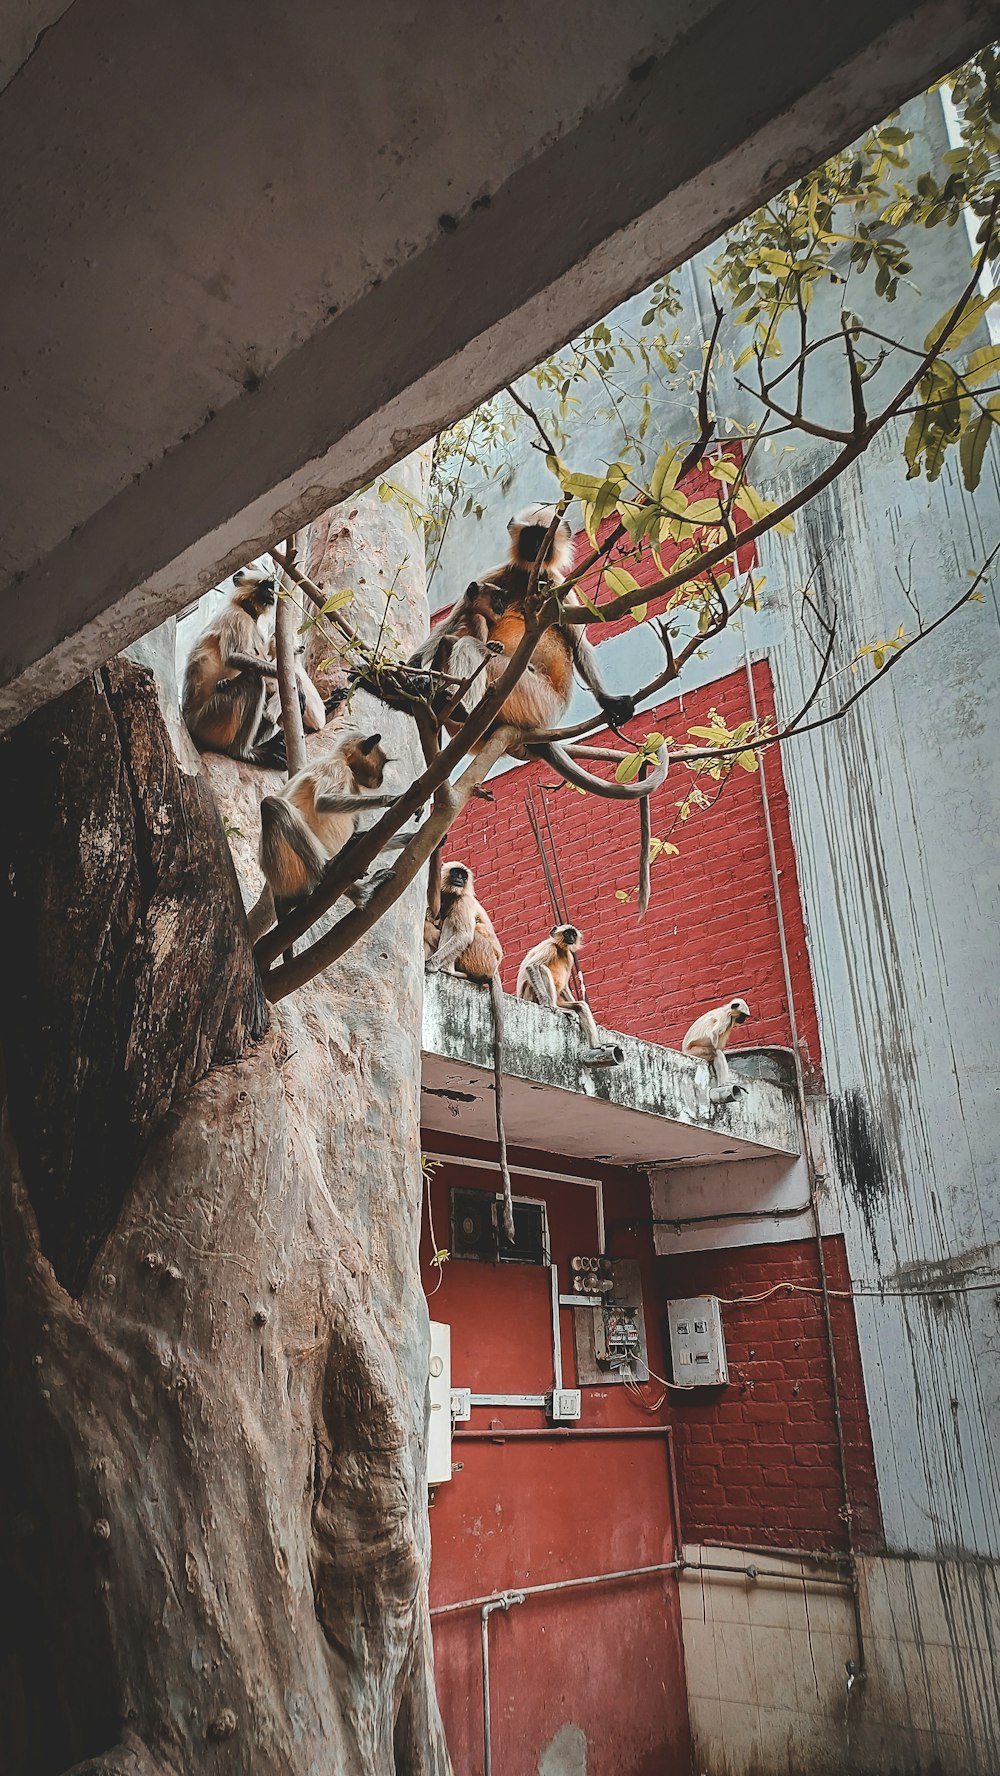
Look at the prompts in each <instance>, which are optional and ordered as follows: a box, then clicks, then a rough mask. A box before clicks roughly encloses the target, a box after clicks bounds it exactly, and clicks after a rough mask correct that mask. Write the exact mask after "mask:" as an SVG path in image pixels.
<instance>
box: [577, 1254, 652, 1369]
mask: <svg viewBox="0 0 1000 1776" xmlns="http://www.w3.org/2000/svg"><path fill="white" fill-rule="evenodd" d="M599 1264H600V1269H599V1270H597V1271H595V1272H593V1273H591V1274H592V1275H593V1277H594V1280H595V1281H598V1280H599V1281H600V1284H601V1286H602V1287H603V1284H604V1282H605V1279H610V1282H611V1287H610V1289H608V1290H607V1291H606V1292H605V1293H602V1294H601V1295H600V1297H599V1298H598V1300H596V1301H594V1302H593V1304H592V1303H591V1302H590V1301H588V1300H587V1298H586V1296H584V1297H583V1299H582V1300H581V1302H580V1305H579V1306H577V1304H576V1302H575V1301H574V1303H573V1335H574V1339H575V1342H576V1377H577V1381H578V1382H580V1384H581V1385H582V1386H583V1387H601V1386H603V1385H604V1384H605V1383H607V1382H619V1383H620V1382H622V1381H623V1380H624V1378H625V1375H626V1374H628V1375H629V1376H631V1378H632V1380H633V1381H648V1380H649V1369H648V1367H647V1365H646V1327H645V1323H644V1320H643V1313H642V1283H641V1281H640V1274H639V1262H638V1259H636V1258H611V1259H608V1258H602V1259H600V1260H599ZM576 1274H577V1273H574V1277H575V1275H576ZM580 1274H582V1276H584V1277H588V1272H586V1271H584V1272H582V1273H580ZM588 1280H589V1279H588Z"/></svg>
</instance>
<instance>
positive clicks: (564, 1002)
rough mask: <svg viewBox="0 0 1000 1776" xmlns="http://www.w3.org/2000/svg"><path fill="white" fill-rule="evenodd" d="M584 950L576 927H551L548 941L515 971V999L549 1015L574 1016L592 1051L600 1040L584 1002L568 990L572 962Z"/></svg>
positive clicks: (591, 1015)
mask: <svg viewBox="0 0 1000 1776" xmlns="http://www.w3.org/2000/svg"><path fill="white" fill-rule="evenodd" d="M582 946H583V932H582V931H581V930H580V929H579V927H578V926H576V925H553V927H552V930H551V931H550V932H549V935H548V937H547V938H545V939H544V940H543V941H542V942H541V943H538V944H535V947H534V949H531V950H529V951H528V954H527V955H526V956H525V958H524V961H523V962H522V963H521V966H520V968H519V969H518V971H517V996H518V998H519V999H526V1000H528V1001H529V1002H530V1003H532V1004H535V1005H547V1006H548V1007H549V1008H550V1010H552V1011H562V1012H567V1013H573V1014H574V1015H575V1016H576V1017H578V1018H579V1020H580V1025H581V1028H582V1030H583V1033H584V1035H585V1036H586V1038H587V1042H588V1044H589V1046H590V1047H591V1048H600V1046H601V1038H600V1033H599V1031H598V1028H597V1025H596V1023H595V1022H594V1014H593V1012H592V1011H591V1009H590V1006H589V1005H588V1004H587V1001H586V999H574V998H573V995H572V994H571V992H570V990H569V977H570V974H571V972H572V968H573V958H574V957H575V955H576V952H577V950H579V949H581V948H582Z"/></svg>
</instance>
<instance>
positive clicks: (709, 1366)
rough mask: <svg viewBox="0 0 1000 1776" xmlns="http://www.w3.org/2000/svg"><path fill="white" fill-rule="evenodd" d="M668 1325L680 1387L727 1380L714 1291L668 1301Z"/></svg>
mask: <svg viewBox="0 0 1000 1776" xmlns="http://www.w3.org/2000/svg"><path fill="white" fill-rule="evenodd" d="M667 1325H668V1328H669V1332H670V1356H671V1360H672V1362H673V1369H674V1381H675V1382H677V1383H678V1384H679V1385H680V1386H681V1387H684V1386H687V1387H721V1386H723V1385H724V1384H725V1383H726V1382H727V1381H728V1380H729V1364H728V1363H727V1361H726V1339H725V1334H724V1332H723V1330H722V1310H721V1308H720V1307H719V1299H718V1296H717V1295H691V1296H689V1297H688V1298H687V1299H686V1300H685V1301H668V1302H667Z"/></svg>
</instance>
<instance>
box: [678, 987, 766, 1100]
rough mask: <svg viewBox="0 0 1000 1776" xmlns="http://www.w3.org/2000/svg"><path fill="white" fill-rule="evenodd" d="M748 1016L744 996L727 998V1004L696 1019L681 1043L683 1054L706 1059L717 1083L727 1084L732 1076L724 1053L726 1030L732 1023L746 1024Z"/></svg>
mask: <svg viewBox="0 0 1000 1776" xmlns="http://www.w3.org/2000/svg"><path fill="white" fill-rule="evenodd" d="M749 1016H750V1007H749V1005H748V1004H747V1002H746V1000H745V999H730V1001H729V1004H728V1005H719V1006H717V1007H716V1009H715V1010H714V1011H706V1012H704V1013H703V1014H702V1016H701V1017H700V1018H695V1021H694V1023H693V1024H692V1025H691V1028H690V1030H689V1031H688V1033H687V1035H686V1036H685V1038H684V1041H683V1042H682V1043H681V1051H682V1053H684V1054H686V1055H694V1056H695V1058H696V1059H697V1060H699V1061H707V1062H708V1065H709V1070H710V1071H711V1073H712V1075H713V1077H714V1079H715V1083H716V1085H730V1084H731V1083H732V1077H733V1075H732V1072H731V1070H730V1066H729V1062H728V1061H727V1060H726V1056H725V1052H724V1051H725V1047H726V1043H727V1042H728V1041H729V1032H730V1030H731V1029H732V1028H733V1025H734V1024H745V1023H746V1022H747V1019H748V1018H749Z"/></svg>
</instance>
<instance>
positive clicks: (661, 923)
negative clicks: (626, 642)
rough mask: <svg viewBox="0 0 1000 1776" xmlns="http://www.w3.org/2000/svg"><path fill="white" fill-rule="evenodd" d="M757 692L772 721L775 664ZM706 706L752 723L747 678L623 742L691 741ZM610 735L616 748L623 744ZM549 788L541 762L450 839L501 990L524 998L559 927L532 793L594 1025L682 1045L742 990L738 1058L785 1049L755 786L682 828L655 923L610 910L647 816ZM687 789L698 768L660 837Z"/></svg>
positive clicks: (737, 676) (813, 1038) (659, 717)
mask: <svg viewBox="0 0 1000 1776" xmlns="http://www.w3.org/2000/svg"><path fill="white" fill-rule="evenodd" d="M754 684H755V688H756V695H757V703H758V708H759V711H760V713H761V715H762V716H763V715H764V714H766V713H773V709H774V699H773V691H772V687H771V676H770V672H769V670H768V667H767V665H766V663H759V664H757V665H756V666H755V667H754ZM711 708H716V709H718V710H719V712H720V714H721V715H723V716H724V717H725V719H726V720H727V721H728V722H729V723H730V724H731V725H735V724H736V723H738V722H739V721H742V720H744V719H746V718H747V717H748V716H749V714H750V709H749V696H748V688H747V682H746V677H745V675H744V673H743V672H742V671H739V672H735V673H732V674H730V675H729V676H728V677H726V678H723V679H720V680H719V681H718V682H717V683H715V684H713V685H710V686H708V687H706V688H705V689H703V690H700V691H697V692H694V693H692V694H691V695H689V696H686V697H685V698H684V699H683V700H681V699H679V698H676V697H674V698H672V699H670V700H669V701H667V702H664V703H663V704H661V705H660V707H659V708H658V709H656V710H654V711H649V712H644V713H643V714H642V715H640V716H638V717H636V718H635V719H634V720H633V721H632V722H630V723H629V724H628V727H627V729H626V730H625V732H627V733H629V734H630V735H634V736H637V737H639V736H642V735H644V734H648V733H653V732H660V733H665V734H668V735H671V736H672V737H673V739H674V740H675V741H677V742H683V741H685V740H686V739H687V737H688V736H687V730H688V728H689V727H692V726H699V725H701V724H703V723H704V721H705V719H706V717H707V715H708V711H709V710H710V709H711ZM606 738H609V739H610V740H611V741H612V742H614V736H607V737H606ZM598 743H600V737H598ZM778 753H779V748H777V747H772V748H771V749H770V750H769V752H768V753H767V758H766V766H765V768H766V772H767V787H768V793H769V797H770V804H771V817H772V822H773V825H774V837H775V849H776V853H777V861H778V868H779V871H780V881H781V900H782V910H783V913H784V918H785V930H786V940H787V943H788V949H789V960H790V965H791V975H792V986H793V991H794V994H795V1007H796V1013H797V1017H798V1025H799V1035H800V1040H801V1042H802V1047H803V1059H804V1062H805V1064H806V1067H807V1070H808V1071H809V1072H811V1073H812V1074H814V1075H816V1074H818V1073H819V1068H820V1048H819V1034H818V1029H817V1023H816V1010H815V1005H814V1001H813V991H812V978H811V974H810V968H809V958H808V953H807V949H806V932H805V922H804V920H803V916H802V906H801V900H800V896H799V887H798V875H797V871H796V864H795V852H794V849H793V846H792V836H791V828H790V824H789V814H788V798H787V794H786V791H785V786H784V780H783V777H782V771H781V760H780V758H779V756H778ZM552 778H553V773H552V771H551V768H550V767H548V766H546V765H544V764H541V763H539V764H534V763H531V764H527V765H523V766H521V767H519V768H517V769H515V770H512V771H508V772H507V773H506V774H505V775H504V776H502V777H499V778H496V779H494V780H493V781H492V782H491V784H490V788H491V790H492V793H493V798H494V799H493V801H492V802H484V801H480V800H473V801H472V802H470V803H469V805H468V807H467V808H466V809H465V811H464V812H463V814H462V816H461V817H460V819H459V820H458V821H457V822H456V824H455V826H454V827H453V828H452V833H451V838H450V842H449V854H450V856H451V857H452V858H461V859H462V860H463V861H464V862H466V863H468V864H470V865H471V867H472V869H473V871H474V873H475V877H476V884H477V893H478V894H479V896H480V898H481V900H482V901H483V904H484V906H485V907H486V908H487V910H488V911H489V913H490V915H491V917H492V919H493V921H494V923H495V925H496V927H497V932H498V934H499V937H500V940H501V942H502V944H503V946H504V950H505V952H506V956H505V960H504V966H503V982H504V986H505V987H506V988H507V989H508V991H513V988H514V984H515V980H516V977H517V969H518V964H519V962H520V960H521V957H522V956H523V955H524V954H525V952H526V951H527V950H528V949H529V948H530V946H531V945H532V944H533V943H537V942H538V940H539V938H541V937H543V936H545V934H546V933H547V931H548V930H549V928H550V926H551V925H552V924H553V915H552V910H551V906H550V903H549V899H548V895H547V892H546V887H545V879H544V876H543V873H542V866H541V862H540V859H539V856H538V851H537V848H536V845H535V841H534V839H533V837H532V834H531V829H530V827H529V825H528V813H527V807H526V797H527V794H528V787H529V784H530V785H532V786H533V788H534V794H535V800H536V804H540V803H541V801H543V800H544V802H545V805H546V806H547V808H548V813H549V819H550V821H551V824H552V831H553V834H554V837H555V844H556V851H557V855H558V858H559V866H560V870H561V872H562V879H563V883H564V885H565V890H566V900H567V905H568V917H569V918H571V919H575V920H578V921H579V923H580V925H581V927H582V928H583V931H584V935H585V947H584V950H583V955H582V960H583V964H584V972H585V975H586V980H587V991H588V996H589V998H590V1000H591V1003H592V1004H593V1007H594V1013H595V1016H596V1017H597V1019H598V1021H599V1022H600V1023H603V1024H605V1025H607V1026H608V1027H609V1028H611V1029H617V1030H624V1031H627V1032H628V1033H629V1034H630V1035H634V1036H641V1037H645V1038H647V1039H648V1040H649V1041H651V1042H660V1043H663V1044H664V1045H665V1046H666V1047H668V1048H679V1047H680V1044H681V1039H682V1038H683V1035H684V1032H685V1030H686V1029H687V1028H688V1025H689V1024H690V1023H691V1022H692V1021H693V1019H694V1018H695V1017H697V1016H698V1015H699V1013H700V1012H702V1011H706V1010H708V1009H709V1008H710V1007H711V1006H713V1005H718V1004H719V1003H720V1002H721V1001H723V1000H725V999H728V998H729V997H730V996H731V995H732V994H734V993H741V994H742V995H743V996H744V997H745V998H746V999H747V1001H748V1002H749V1004H750V1007H751V1011H752V1012H753V1018H752V1021H751V1022H750V1023H749V1024H748V1025H746V1026H745V1027H744V1029H743V1030H741V1031H738V1032H734V1037H733V1043H732V1046H733V1047H734V1048H735V1047H737V1046H738V1045H739V1044H741V1043H746V1044H749V1045H753V1046H757V1045H759V1044H762V1043H781V1044H785V1045H788V1044H790V1043H791V1024H790V1020H789V1014H788V1004H787V996H786V993H785V984H784V977H783V971H782V964H781V949H780V942H779V934H778V917H777V910H776V907H775V900H774V892H773V887H772V879H771V869H770V863H769V859H768V850H767V833H766V829H765V825H764V810H763V803H762V799H761V780H760V776H759V775H758V774H753V773H750V772H746V771H742V770H736V771H734V772H733V773H732V775H731V776H730V777H729V778H728V779H727V781H726V783H725V785H724V787H723V789H722V792H721V794H720V795H719V796H718V799H717V801H715V803H714V805H713V806H712V807H711V808H709V809H704V810H702V811H701V812H698V813H695V814H694V815H692V816H691V818H690V820H689V821H687V822H686V823H684V824H683V825H677V826H676V827H675V828H674V830H673V832H672V835H671V842H672V843H674V844H676V845H677V846H678V847H679V852H680V855H679V856H677V857H669V858H667V857H664V858H660V859H659V860H658V861H657V862H656V863H655V864H654V865H653V898H652V902H651V905H650V909H649V912H648V914H647V916H646V918H645V919H641V918H640V917H639V914H638V911H637V910H636V906H635V900H634V898H633V900H632V901H631V902H630V903H628V904H626V903H624V902H622V901H619V900H617V899H616V898H615V897H616V892H617V891H618V890H619V889H629V888H633V887H634V885H635V881H636V858H637V851H638V816H637V814H636V813H635V811H634V810H633V809H630V808H625V807H622V805H621V804H620V803H616V802H607V801H601V800H599V799H598V798H597V797H596V796H582V795H578V794H577V793H576V791H575V790H573V789H567V788H563V789H559V790H557V791H554V792H553V791H552V790H551V789H546V788H545V787H544V786H545V785H546V784H551V782H552ZM692 781H693V779H692V777H691V775H690V773H689V772H687V771H682V770H681V769H680V768H679V767H675V768H674V769H673V770H672V771H671V773H670V775H669V776H668V778H667V781H666V783H665V784H664V785H663V788H662V789H661V790H660V791H658V792H657V794H656V795H655V796H654V797H653V799H652V826H653V832H654V834H656V835H657V836H658V837H661V838H662V837H665V836H666V835H667V833H668V832H669V831H670V830H671V825H672V823H673V822H674V821H675V820H676V818H677V804H678V802H680V801H681V800H682V799H683V797H684V795H685V793H686V791H687V790H688V789H689V787H690V785H691V783H692ZM702 782H703V785H704V787H705V788H706V789H707V791H708V793H710V794H711V795H713V796H714V795H715V794H716V791H717V790H718V787H719V786H718V785H717V784H715V783H712V782H711V780H710V779H703V780H702ZM543 827H544V820H543Z"/></svg>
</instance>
